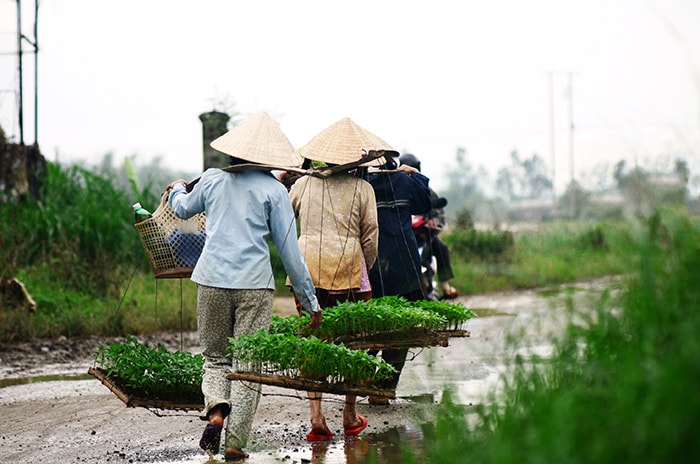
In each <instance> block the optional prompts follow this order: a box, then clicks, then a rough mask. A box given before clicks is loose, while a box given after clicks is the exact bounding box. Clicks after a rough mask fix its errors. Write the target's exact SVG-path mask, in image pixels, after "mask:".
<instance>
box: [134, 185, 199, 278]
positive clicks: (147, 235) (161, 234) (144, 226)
mask: <svg viewBox="0 0 700 464" xmlns="http://www.w3.org/2000/svg"><path fill="white" fill-rule="evenodd" d="M205 222H206V221H205V217H204V213H200V214H197V215H195V216H192V217H191V218H189V219H180V218H179V217H177V216H176V215H175V211H173V209H172V208H171V207H170V205H169V204H168V192H165V193H163V196H162V197H161V199H160V205H159V206H158V208H157V209H156V210H155V211H154V212H153V217H151V218H149V219H146V220H145V221H141V222H137V223H136V224H135V226H136V230H137V231H138V233H139V236H140V237H141V243H143V248H144V250H145V251H146V255H147V256H148V261H149V263H150V265H151V270H152V271H153V276H154V277H155V278H156V279H182V278H188V277H190V276H191V275H192V270H193V269H194V266H195V264H197V260H198V259H199V255H200V254H201V253H202V248H203V247H204V241H205V239H206V231H205Z"/></svg>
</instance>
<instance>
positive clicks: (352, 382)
mask: <svg viewBox="0 0 700 464" xmlns="http://www.w3.org/2000/svg"><path fill="white" fill-rule="evenodd" d="M290 317H295V316H290ZM279 319H282V318H279ZM299 319H301V318H299ZM227 352H228V354H230V355H231V357H232V359H234V360H235V368H234V370H233V371H232V372H231V373H230V374H229V376H228V378H229V379H231V380H247V381H253V382H258V383H265V384H269V385H276V386H281V387H286V388H295V389H299V390H307V391H320V392H327V393H336V394H355V395H361V396H364V395H375V396H384V397H390V398H393V396H394V391H393V390H382V389H379V388H377V387H375V386H374V385H375V384H376V383H377V382H378V381H380V380H383V379H387V378H389V377H390V376H391V375H392V374H393V373H395V372H396V371H395V369H394V368H393V367H392V366H391V365H389V364H387V363H386V362H385V361H384V360H383V359H381V358H378V357H376V356H372V355H369V354H367V352H365V351H363V350H354V349H350V348H348V347H346V346H345V345H343V344H342V343H341V344H335V343H328V342H327V341H324V340H321V339H320V338H318V337H316V336H313V335H310V336H307V337H300V336H298V335H297V334H294V333H270V332H268V331H266V330H262V329H261V330H259V331H257V332H255V333H252V334H247V335H243V336H241V337H237V338H229V344H228V346H227Z"/></svg>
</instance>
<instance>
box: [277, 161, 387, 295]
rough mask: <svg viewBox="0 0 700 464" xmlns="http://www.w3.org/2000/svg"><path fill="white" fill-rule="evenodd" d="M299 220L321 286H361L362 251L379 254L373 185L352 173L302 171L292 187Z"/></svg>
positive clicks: (302, 243) (372, 256)
mask: <svg viewBox="0 0 700 464" xmlns="http://www.w3.org/2000/svg"><path fill="white" fill-rule="evenodd" d="M289 197H290V199H291V201H292V207H293V208H294V213H295V215H296V217H297V223H298V225H299V233H300V235H299V248H300V249H301V253H302V255H304V259H305V261H306V266H307V267H308V268H309V273H310V274H311V278H312V280H313V282H314V285H315V286H316V287H317V288H322V289H325V290H347V289H356V288H360V278H361V273H362V256H363V255H364V258H365V262H366V265H367V269H369V268H371V267H372V265H373V264H374V262H375V261H376V259H377V244H378V239H379V228H378V225H377V204H376V200H375V197H374V190H373V189H372V186H371V185H370V184H369V182H367V181H364V180H362V179H359V178H357V177H355V176H352V175H350V174H337V175H334V176H331V177H329V178H326V179H319V178H317V177H312V176H304V177H302V178H301V179H299V180H297V181H296V182H295V183H294V185H293V186H292V188H291V189H290V191H289Z"/></svg>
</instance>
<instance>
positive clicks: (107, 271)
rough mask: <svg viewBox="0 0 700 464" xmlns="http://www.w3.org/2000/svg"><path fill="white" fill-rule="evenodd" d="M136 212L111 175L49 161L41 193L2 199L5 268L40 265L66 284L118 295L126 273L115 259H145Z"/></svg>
mask: <svg viewBox="0 0 700 464" xmlns="http://www.w3.org/2000/svg"><path fill="white" fill-rule="evenodd" d="M131 216H132V214H131V208H130V203H129V200H128V198H127V196H126V194H125V193H124V192H122V191H119V190H116V189H115V188H114V187H113V186H112V184H111V181H110V179H105V178H102V177H100V176H97V175H95V174H92V173H90V172H88V171H86V170H84V169H80V168H77V167H73V168H68V169H63V168H61V167H60V166H59V165H56V164H53V163H49V164H48V175H47V179H46V182H45V183H44V185H43V188H42V193H41V199H39V200H37V201H34V200H27V201H25V202H21V203H17V202H7V203H1V204H0V228H1V229H2V230H1V231H0V237H2V238H0V241H1V242H2V246H3V248H4V249H5V250H7V253H6V254H5V256H4V258H3V262H2V269H3V274H4V275H6V276H9V275H14V274H16V270H17V269H25V268H36V269H37V272H39V273H41V272H50V273H51V274H52V276H53V278H54V279H55V280H58V281H60V282H61V284H62V285H63V286H65V287H68V288H71V289H75V290H79V291H82V292H86V293H89V294H92V295H94V296H106V295H110V294H112V295H114V294H115V293H114V292H115V290H116V288H117V283H118V282H120V281H122V280H123V278H124V275H123V273H122V269H120V267H119V266H117V265H115V263H116V264H121V263H137V262H138V263H140V264H141V265H144V264H145V260H143V252H142V250H141V249H140V244H139V240H138V236H137V235H135V234H134V229H133V226H132V223H133V219H132V217H131ZM134 250H138V251H140V253H138V254H135V253H134ZM42 269H43V271H42Z"/></svg>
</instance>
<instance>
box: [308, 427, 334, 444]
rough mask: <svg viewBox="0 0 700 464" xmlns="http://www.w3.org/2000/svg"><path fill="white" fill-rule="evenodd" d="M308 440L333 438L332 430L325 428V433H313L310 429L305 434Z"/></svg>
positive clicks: (328, 439)
mask: <svg viewBox="0 0 700 464" xmlns="http://www.w3.org/2000/svg"><path fill="white" fill-rule="evenodd" d="M306 439H307V440H308V441H330V440H332V439H333V432H331V431H330V429H326V433H314V431H313V430H312V431H311V432H309V433H308V434H307V435H306Z"/></svg>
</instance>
